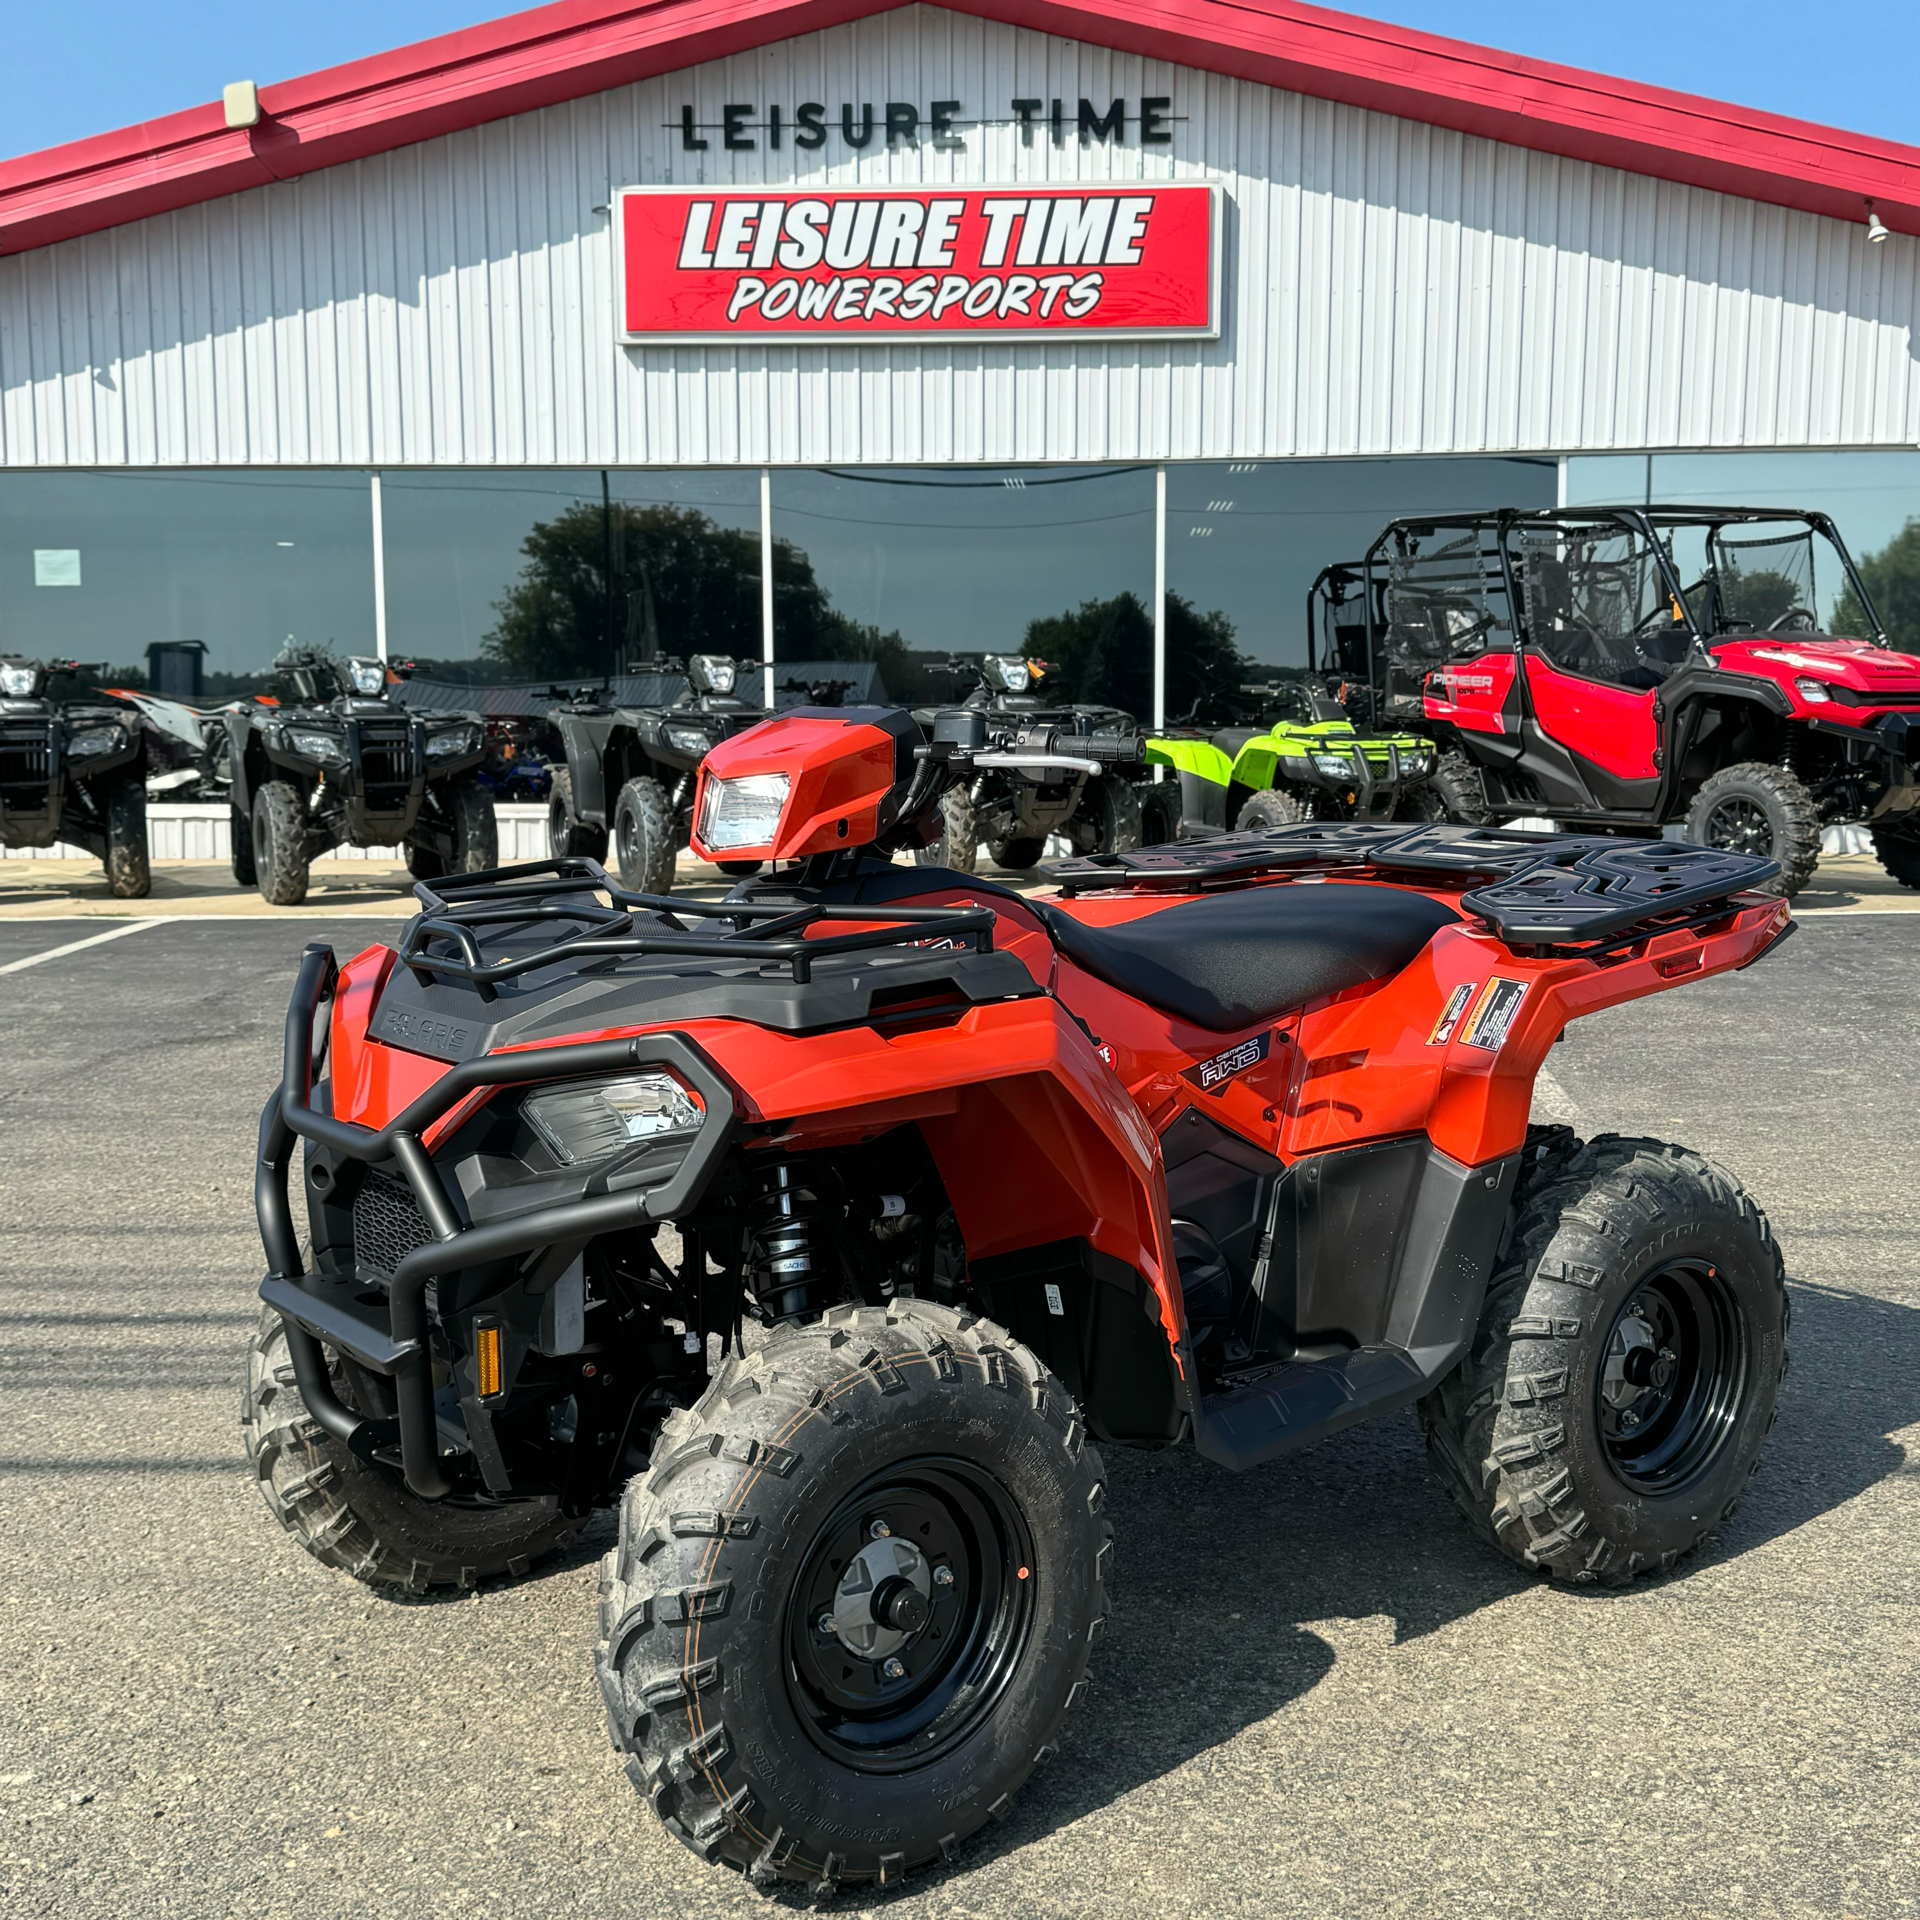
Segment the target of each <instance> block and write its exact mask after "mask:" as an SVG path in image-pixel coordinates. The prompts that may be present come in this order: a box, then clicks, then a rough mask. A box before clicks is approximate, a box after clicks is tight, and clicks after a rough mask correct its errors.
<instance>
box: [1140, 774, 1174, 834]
mask: <svg viewBox="0 0 1920 1920" xmlns="http://www.w3.org/2000/svg"><path fill="white" fill-rule="evenodd" d="M1179 838H1180V782H1179V780H1178V778H1177V777H1176V778H1174V779H1172V780H1160V781H1156V782H1155V783H1154V784H1153V785H1152V786H1150V787H1148V788H1147V790H1146V791H1145V793H1144V794H1143V795H1142V796H1141V799H1140V844H1141V845H1142V846H1143V847H1163V846H1166V845H1168V844H1169V843H1171V842H1172V841H1175V840H1178V839H1179Z"/></svg>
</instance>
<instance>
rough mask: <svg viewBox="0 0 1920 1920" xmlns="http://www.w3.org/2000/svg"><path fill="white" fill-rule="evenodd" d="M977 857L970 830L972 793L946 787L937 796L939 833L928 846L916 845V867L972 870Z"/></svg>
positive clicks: (959, 788) (956, 871)
mask: <svg viewBox="0 0 1920 1920" xmlns="http://www.w3.org/2000/svg"><path fill="white" fill-rule="evenodd" d="M979 859H980V846H979V842H978V841H977V840H976V839H975V838H974V831H973V795H972V794H970V793H969V792H968V791H967V789H966V788H965V787H949V788H948V789H947V790H946V792H945V793H943V794H942V795H941V796H940V837H939V839H937V840H936V841H934V842H933V844H932V845H931V846H927V847H916V848H915V849H914V854H913V863H914V865H915V866H917V867H951V868H952V869H953V871H954V872H955V873H972V872H973V871H974V869H975V867H976V866H977V865H978V863H979Z"/></svg>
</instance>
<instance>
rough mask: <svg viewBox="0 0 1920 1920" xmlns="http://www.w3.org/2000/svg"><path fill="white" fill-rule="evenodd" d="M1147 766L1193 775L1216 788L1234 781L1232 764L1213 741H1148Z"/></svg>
mask: <svg viewBox="0 0 1920 1920" xmlns="http://www.w3.org/2000/svg"><path fill="white" fill-rule="evenodd" d="M1147 765H1148V766H1150V767H1172V768H1173V769H1174V770H1175V771H1176V772H1178V773H1191V774H1193V775H1194V776H1195V777H1196V778H1198V779H1201V780H1206V781H1210V782H1211V783H1212V784H1213V785H1214V786H1216V787H1224V786H1225V785H1226V784H1227V783H1228V782H1229V781H1230V780H1231V779H1232V778H1233V762H1232V761H1231V760H1230V759H1229V758H1228V757H1227V756H1226V755H1225V754H1224V753H1222V752H1221V751H1220V749H1219V748H1218V747H1216V746H1215V745H1214V744H1213V742H1212V741H1211V740H1149V741H1148V742H1147Z"/></svg>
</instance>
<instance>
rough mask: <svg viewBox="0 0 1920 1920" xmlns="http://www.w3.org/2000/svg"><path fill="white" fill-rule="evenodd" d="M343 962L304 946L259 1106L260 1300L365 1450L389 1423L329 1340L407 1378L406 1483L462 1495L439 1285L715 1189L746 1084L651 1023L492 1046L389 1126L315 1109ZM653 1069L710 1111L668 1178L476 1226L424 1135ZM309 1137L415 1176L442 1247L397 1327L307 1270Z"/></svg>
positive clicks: (305, 1392)
mask: <svg viewBox="0 0 1920 1920" xmlns="http://www.w3.org/2000/svg"><path fill="white" fill-rule="evenodd" d="M339 971H340V970H339V966H338V963H337V962H336V961H335V959H334V955H333V949H332V948H331V947H328V946H324V945H320V944H315V945H313V946H310V947H308V948H307V950H306V952H305V953H304V955H302V957H301V962H300V972H299V975H298V977H297V978H296V980H295V982H294V988H293V999H292V1003H291V1004H290V1005H289V1007H288V1009H287V1030H286V1044H285V1051H284V1057H283V1065H282V1071H281V1080H280V1085H279V1087H278V1088H277V1089H276V1090H275V1092H274V1094H273V1096H272V1098H271V1099H269V1100H268V1102H267V1105H266V1109H265V1111H264V1112H263V1113H262V1114H261V1116H260V1143H259V1155H258V1161H257V1164H256V1166H255V1170H254V1187H253V1200H254V1212H255V1214H256V1216H257V1217H258V1219H259V1223H260V1239H261V1243H262V1245H263V1246H264V1247H265V1249H266V1255H267V1260H268V1263H269V1265H270V1267H271V1269H272V1271H271V1272H269V1273H268V1275H267V1277H266V1278H265V1280H263V1281H262V1282H261V1285H260V1297H261V1299H262V1300H263V1301H265V1302H266V1304H267V1305H268V1306H269V1307H271V1308H273V1310H274V1311H275V1312H276V1313H278V1314H279V1315H280V1317H281V1319H282V1321H283V1322H284V1323H285V1325H286V1330H287V1353H288V1358H289V1359H290V1360H291V1362H292V1364H293V1372H294V1378H295V1380H296V1381H297V1382H298V1383H299V1387H300V1397H301V1398H302V1399H303V1400H304V1401H305V1402H306V1405H307V1410H308V1411H309V1412H310V1413H311V1414H312V1415H313V1417H314V1418H315V1419H316V1420H317V1421H319V1423H320V1425H321V1426H322V1427H323V1428H324V1429H325V1430H326V1431H327V1432H328V1433H330V1434H332V1435H333V1436H334V1438H335V1439H337V1440H340V1441H342V1442H344V1443H345V1444H346V1445H347V1446H349V1447H351V1448H353V1449H354V1450H355V1451H356V1452H361V1453H366V1452H368V1451H369V1450H370V1445H371V1428H372V1427H373V1425H374V1423H373V1422H371V1421H369V1420H367V1419H365V1418H364V1417H363V1416H362V1415H360V1414H358V1413H356V1412H354V1411H353V1409H352V1408H350V1407H348V1406H346V1405H345V1404H344V1403H343V1402H342V1401H341V1400H340V1398H339V1396H338V1395H337V1394H335V1392H334V1391H333V1384H332V1382H331V1380H330V1379H329V1378H328V1375H327V1367H326V1360H325V1357H324V1356H323V1354H322V1352H321V1346H322V1343H323V1342H324V1343H325V1344H327V1345H329V1346H334V1347H337V1348H339V1349H341V1350H342V1351H343V1352H346V1353H349V1354H351V1355H352V1357H353V1358H354V1359H355V1360H356V1361H357V1362H358V1363H359V1364H360V1365H362V1366H364V1367H367V1368H369V1369H370V1370H371V1371H373V1372H375V1373H380V1374H384V1375H386V1376H388V1377H389V1378H391V1379H392V1381H393V1383H394V1398H395V1402H396V1404H397V1407H398V1415H399V1417H398V1422H397V1424H398V1427H399V1439H400V1458H401V1464H402V1467H403V1470H404V1472H405V1475H406V1482H407V1485H408V1487H409V1488H410V1489H411V1490H412V1491H413V1492H414V1493H416V1494H418V1495H419V1496H420V1497H421V1498H422V1499H425V1500H437V1499H440V1498H442V1497H443V1496H444V1495H445V1494H447V1493H448V1492H449V1491H450V1490H451V1483H450V1482H449V1481H448V1479H447V1477H446V1473H445V1471H444V1469H443V1468H442V1466H441V1464H440V1442H439V1428H438V1425H437V1422H436V1419H435V1414H434V1384H433V1360H432V1355H433V1346H432V1335H431V1331H430V1328H429V1325H428V1316H427V1304H426V1293H427V1288H428V1286H429V1284H431V1283H432V1282H434V1281H436V1280H438V1279H440V1278H441V1277H442V1276H444V1275H446V1274H450V1273H457V1272H460V1271H461V1270H462V1269H464V1268H468V1267H478V1266H485V1265H487V1264H489V1263H491V1262H494V1261H498V1260H505V1259H511V1258H513V1257H514V1256H516V1255H520V1254H526V1253H534V1252H540V1251H544V1250H545V1249H546V1248H548V1247H550V1246H553V1245H555V1244H556V1243H558V1242H560V1241H565V1240H574V1241H581V1242H584V1241H587V1240H591V1239H595V1238H597V1237H598V1236H600V1235H602V1234H607V1233H619V1232H623V1231H626V1230H628V1229H630V1228H633V1227H638V1226H643V1225H646V1224H648V1223H650V1222H654V1221H660V1220H669V1219H672V1218H674V1217H676V1216H677V1215H678V1214H680V1213H681V1212H683V1211H684V1210H685V1209H686V1208H687V1207H688V1206H690V1205H692V1204H693V1203H694V1202H695V1201H697V1200H698V1199H699V1197H700V1195H701V1193H702V1192H704V1191H705V1188H706V1185H707V1182H708V1181H709V1180H710V1179H711V1178H712V1176H713V1173H714V1170H715V1169H716V1168H717V1167H718V1165H719V1163H720V1159H721V1156H722V1155H723V1154H724V1153H725V1152H726V1150H727V1146H728V1144H729V1142H730V1141H731V1139H732V1137H733V1133H734V1096H733V1089H732V1088H731V1087H729V1086H728V1085H727V1083H726V1082H725V1081H724V1080H723V1079H721V1077H720V1075H719V1073H718V1072H717V1071H716V1070H715V1068H714V1067H713V1065H712V1063H711V1062H710V1061H709V1060H708V1059H707V1058H706V1056H705V1055H704V1054H702V1053H701V1052H700V1051H699V1049H698V1048H696V1047H695V1046H694V1045H693V1044H692V1043H691V1042H690V1041H689V1040H687V1039H686V1038H685V1037H684V1036H683V1035H680V1034H677V1033H649V1034H640V1035H637V1036H635V1037H633V1038H631V1039H625V1040H587V1041H576V1042H572V1043H569V1044H566V1045H562V1046H552V1047H529V1048H525V1049H520V1050H516V1051H514V1052H511V1053H495V1054H483V1055H482V1056H481V1057H480V1058H479V1059H477V1060H469V1061H467V1062H466V1063H465V1064H464V1065H462V1066H457V1067H453V1068H450V1069H449V1070H448V1071H447V1072H446V1073H444V1074H443V1075H441V1077H440V1078H439V1079H438V1080H437V1081H436V1082H435V1083H434V1084H433V1086H431V1087H430V1088H428V1090H427V1091H426V1092H425V1093H423V1094H422V1095H421V1096H420V1097H419V1099H417V1100H415V1101H414V1102H413V1103H412V1104H411V1105H410V1106H408V1107H407V1108H406V1109H405V1111H404V1112H402V1113H400V1114H399V1115H397V1116H396V1117H395V1118H394V1119H392V1120H390V1121H389V1122H388V1123H387V1124H386V1125H385V1126H384V1127H381V1128H378V1129H375V1128H373V1127H363V1126H359V1125H357V1124H355V1123H354V1122H352V1121H347V1120H336V1119H334V1118H333V1116H332V1115H331V1114H326V1113H321V1112H320V1111H318V1110H317V1109H316V1108H315V1107H314V1106H313V1104H312V1088H313V1032H314V1022H315V1020H316V1019H317V1018H318V1017H319V1015H320V1011H321V1009H322V1008H323V1007H324V1006H325V1005H326V1004H327V1003H328V1002H329V1001H331V999H332V998H333V993H334V988H335V985H336V983H337V982H338V980H339ZM641 1066H665V1067H670V1068H672V1069H673V1071H674V1072H675V1073H676V1074H678V1075H680V1076H681V1077H682V1078H683V1079H684V1080H685V1081H686V1082H687V1084H688V1085H689V1086H690V1087H692V1088H693V1090H694V1091H695V1092H696V1093H698V1094H699V1096H700V1098H701V1102H702V1104H703V1106H704V1107H705V1110H706V1115H707V1118H706V1123H705V1125H703V1126H702V1127H701V1129H700V1131H699V1133H698V1134H697V1135H695V1137H694V1140H693V1144H692V1145H691V1146H690V1147H689V1148H688V1150H687V1156H686V1158H685V1159H684V1160H683V1161H682V1162H681V1163H680V1165H679V1167H678V1168H677V1169H676V1170H675V1172H674V1173H673V1175H672V1176H671V1177H670V1178H669V1179H667V1180H665V1181H663V1182H661V1183H660V1184H659V1185H657V1186H651V1187H645V1188H639V1189H634V1190H630V1191H623V1192H615V1193H603V1194H593V1195H589V1196H587V1197H585V1198H582V1199H579V1200H571V1201H567V1202H565V1203H564V1204H562V1205H559V1206H547V1207H540V1208H536V1209H534V1210H532V1211H530V1212H527V1213H523V1214H519V1215H515V1216H512V1217H509V1218H507V1219H504V1220H495V1221H490V1222H489V1223H488V1224H487V1225H485V1226H463V1225H462V1224H461V1221H460V1216H459V1214H458V1212H457V1211H456V1210H455V1208H454V1206H453V1203H452V1201H451V1200H450V1199H449V1198H448V1195H447V1190H446V1187H445V1185H444V1184H443V1183H442V1181H441V1178H440V1172H439V1169H438V1168H437V1167H436V1166H435V1165H434V1162H433V1159H432V1156H431V1155H430V1154H429V1153H428V1152H427V1150H426V1148H425V1146H424V1145H423V1144H422V1140H421V1136H422V1135H423V1134H424V1133H425V1132H426V1131H427V1129H428V1128H430V1127H431V1126H432V1125H433V1124H434V1122H435V1121H437V1120H439V1119H441V1118H443V1117H444V1116H445V1115H446V1114H448V1113H450V1112H451V1111H452V1110H453V1109H454V1108H455V1107H456V1106H457V1105H458V1104H459V1103H460V1102H461V1101H462V1100H464V1099H465V1098H466V1097H467V1096H468V1095H469V1094H470V1093H472V1092H474V1091H475V1090H476V1089H479V1088H482V1087H507V1086H524V1085H527V1084H529V1083H531V1082H534V1081H541V1080H558V1079H574V1078H578V1077H581V1076H584V1075H589V1074H605V1073H618V1072H622V1071H625V1070H628V1069H631V1068H634V1067H641ZM296 1139H306V1140H314V1141H317V1142H319V1143H320V1144H321V1145H323V1146H326V1147H328V1148H330V1149H331V1150H333V1151H334V1152H336V1153H340V1154H344V1155H346V1156H347V1157H348V1158H349V1159H353V1160H361V1161H374V1160H391V1161H392V1162H393V1163H395V1164H396V1165H397V1166H398V1167H399V1169H400V1171H401V1173H402V1174H403V1175H404V1176H405V1179H406V1182H407V1185H408V1186H409V1188H411V1190H412V1192H413V1197H414V1200H415V1202H416V1204H417V1205H418V1206H419V1208H420V1212H421V1214H422V1215H423V1216H424V1218H425V1219H426V1221H427V1224H428V1225H429V1226H430V1227H431V1228H432V1230H433V1233H434V1236H435V1237H434V1240H433V1242H432V1243H431V1244H429V1245H427V1246H424V1247H417V1248H415V1249H414V1251H413V1252H412V1253H410V1254H408V1255H407V1256H406V1257H405V1258H404V1259H403V1260H402V1261H401V1262H400V1264H399V1266H398V1267H397V1268H396V1269H395V1270H394V1273H393V1277H392V1280H391V1281H390V1282H389V1283H388V1286H387V1295H388V1299H387V1307H388V1328H387V1329H381V1328H379V1327H378V1326H376V1325H375V1324H374V1323H373V1322H372V1321H370V1320H362V1319H361V1318H360V1317H359V1316H358V1315H357V1314H353V1313H351V1312H349V1311H348V1310H347V1309H346V1307H345V1306H343V1305H342V1304H339V1303H338V1302H336V1301H332V1300H328V1299H326V1298H324V1297H322V1295H320V1294H318V1293H316V1292H315V1291H314V1290H313V1289H312V1288H311V1287H308V1286H303V1285H302V1284H301V1283H302V1280H303V1278H304V1276H305V1269H304V1266H303V1263H302V1261H301V1257H300V1238H299V1233H298V1230H297V1229H296V1227H295V1225H294V1219H293V1208H292V1204H291V1202H290V1200H289V1198H288V1192H287V1179H288V1171H289V1168H290V1166H291V1164H292V1160H293V1146H294V1142H295V1140H296ZM316 1278H319V1276H316Z"/></svg>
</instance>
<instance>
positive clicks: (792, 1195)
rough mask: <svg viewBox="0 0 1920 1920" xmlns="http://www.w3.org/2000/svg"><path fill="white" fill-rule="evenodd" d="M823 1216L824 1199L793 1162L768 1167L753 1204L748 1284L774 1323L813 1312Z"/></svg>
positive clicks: (750, 1206) (749, 1219) (749, 1215)
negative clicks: (816, 1234) (817, 1230)
mask: <svg viewBox="0 0 1920 1920" xmlns="http://www.w3.org/2000/svg"><path fill="white" fill-rule="evenodd" d="M819 1213H820V1197H819V1195H818V1194H816V1193H815V1192H814V1191H813V1189H812V1188H811V1187H810V1186H808V1185H807V1183H806V1180H805V1178H804V1177H803V1174H802V1171H801V1169H799V1168H798V1167H796V1166H795V1164H794V1163H793V1162H792V1161H791V1160H782V1161H780V1162H779V1163H778V1164H777V1165H775V1166H773V1167H771V1168H769V1169H768V1171H767V1174H766V1177H765V1178H764V1180H763V1181H762V1183H761V1188H760V1191H759V1193H758V1194H756V1195H755V1197H754V1198H753V1200H752V1201H750V1202H749V1203H748V1207H747V1222H748V1232H749V1236H750V1239H751V1242H752V1249H753V1251H752V1256H751V1260H750V1263H749V1266H748V1270H747V1284H748V1285H749V1286H750V1287H751V1288H752V1289H753V1297H754V1299H755V1300H756V1301H757V1302H758V1303H759V1306H760V1310H761V1311H762V1312H763V1313H764V1314H766V1315H767V1316H768V1318H770V1319H774V1320H799V1319H803V1318H805V1317H806V1316H807V1314H808V1313H809V1312H810V1311H812V1309H813V1306H814V1302H815V1288H816V1284H817V1283H816V1281H815V1278H814V1244H813V1233H814V1227H815V1224H816V1222H817V1220H818V1217H819Z"/></svg>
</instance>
